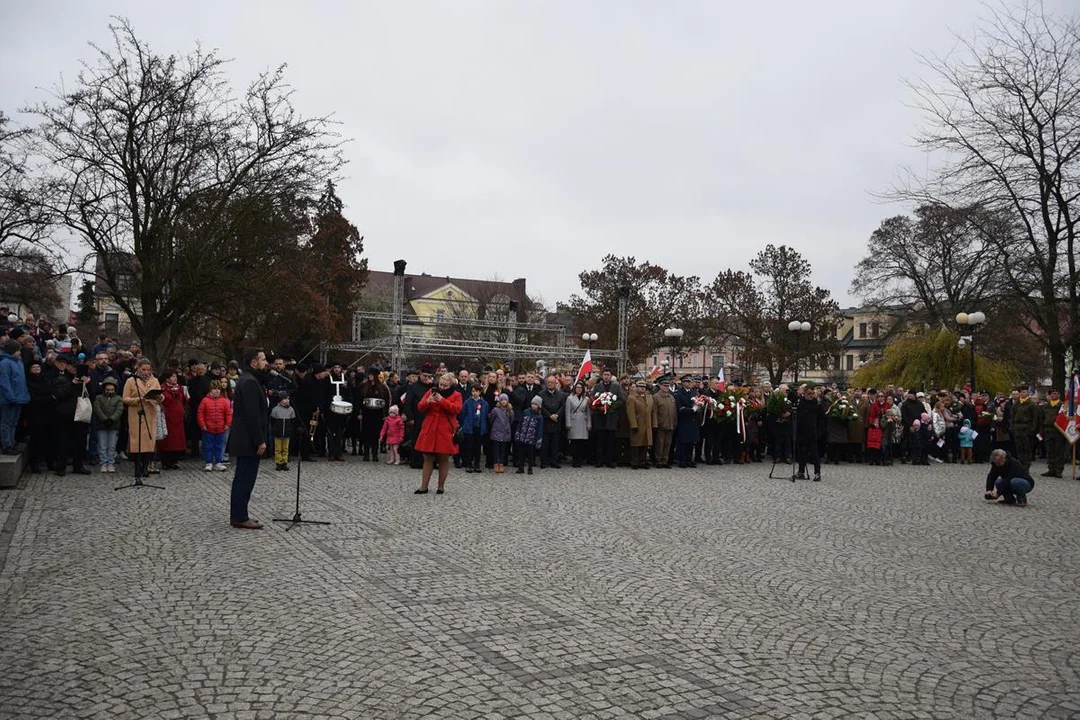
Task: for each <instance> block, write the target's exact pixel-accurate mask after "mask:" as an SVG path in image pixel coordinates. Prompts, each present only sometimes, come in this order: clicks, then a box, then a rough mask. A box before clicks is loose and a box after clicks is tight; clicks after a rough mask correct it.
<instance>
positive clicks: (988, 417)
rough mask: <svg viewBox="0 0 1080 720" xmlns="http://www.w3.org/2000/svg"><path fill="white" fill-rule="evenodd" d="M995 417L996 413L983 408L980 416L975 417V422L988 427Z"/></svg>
mask: <svg viewBox="0 0 1080 720" xmlns="http://www.w3.org/2000/svg"><path fill="white" fill-rule="evenodd" d="M993 419H994V413H992V412H990V411H989V410H983V411H982V412H980V413H979V416H978V417H977V418H975V424H976V425H977V426H978V427H988V426H989V425H990V423H991V421H993Z"/></svg>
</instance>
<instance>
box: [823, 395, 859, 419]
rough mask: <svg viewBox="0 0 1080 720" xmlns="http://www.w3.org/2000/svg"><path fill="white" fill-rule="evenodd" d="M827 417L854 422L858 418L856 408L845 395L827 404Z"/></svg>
mask: <svg viewBox="0 0 1080 720" xmlns="http://www.w3.org/2000/svg"><path fill="white" fill-rule="evenodd" d="M829 417H834V418H837V419H839V420H843V421H844V422H854V421H855V420H858V419H859V411H858V409H857V408H856V407H855V406H854V405H852V404H851V403H850V402H849V401H848V399H847V398H846V397H842V396H841V397H840V398H838V399H837V400H836V402H834V403H833V404H832V405H831V406H829Z"/></svg>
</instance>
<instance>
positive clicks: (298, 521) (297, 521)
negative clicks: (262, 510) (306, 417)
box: [273, 419, 330, 532]
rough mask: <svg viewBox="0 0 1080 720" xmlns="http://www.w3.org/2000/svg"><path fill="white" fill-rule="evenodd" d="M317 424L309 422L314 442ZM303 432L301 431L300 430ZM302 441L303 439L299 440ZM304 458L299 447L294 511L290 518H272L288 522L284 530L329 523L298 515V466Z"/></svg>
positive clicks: (309, 436) (276, 520) (310, 437)
mask: <svg viewBox="0 0 1080 720" xmlns="http://www.w3.org/2000/svg"><path fill="white" fill-rule="evenodd" d="M317 426H318V423H317V421H316V420H314V419H313V420H312V422H311V423H310V424H309V426H308V427H309V435H308V438H309V440H310V441H311V442H312V443H313V444H314V442H315V428H316V427H317ZM301 432H303V431H301ZM300 442H301V443H303V442H304V441H303V439H302V438H301V440H300ZM303 460H304V449H303V447H301V448H300V452H299V453H297V455H296V511H295V513H294V514H293V516H292V517H291V518H274V520H273V522H280V523H289V527H287V528H285V532H289V531H290V530H292V529H293V528H294V527H296V526H297V525H329V524H330V523H329V522H327V521H325V520H304V519H303V518H301V517H300V466H301V465H302V464H303Z"/></svg>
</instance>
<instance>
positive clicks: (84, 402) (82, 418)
mask: <svg viewBox="0 0 1080 720" xmlns="http://www.w3.org/2000/svg"><path fill="white" fill-rule="evenodd" d="M93 415H94V406H93V404H91V402H90V394H89V393H87V392H86V386H85V385H83V389H82V395H80V396H79V399H78V400H76V401H75V422H77V423H88V422H90V418H91V417H93Z"/></svg>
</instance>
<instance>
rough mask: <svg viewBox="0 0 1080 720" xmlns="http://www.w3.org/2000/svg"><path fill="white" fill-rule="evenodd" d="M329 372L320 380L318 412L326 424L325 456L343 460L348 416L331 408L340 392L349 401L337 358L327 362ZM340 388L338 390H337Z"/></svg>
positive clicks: (347, 389) (344, 399)
mask: <svg viewBox="0 0 1080 720" xmlns="http://www.w3.org/2000/svg"><path fill="white" fill-rule="evenodd" d="M328 366H329V372H328V373H327V375H326V377H324V378H323V379H322V380H321V381H320V382H319V385H320V388H321V392H320V396H319V401H320V402H319V414H320V415H322V418H323V422H324V423H325V424H326V457H327V458H328V459H330V460H336V461H338V462H344V461H345V458H344V457H343V453H344V452H345V423H346V422H347V421H348V416H346V415H340V414H338V413H335V412H333V411H332V410H331V405H332V404H333V402H334V397H335V396H336V395H337V394H338V393H339V392H340V393H341V399H342V400H343V401H345V402H351V400H350V397H351V396H350V391H349V388H348V387H347V386H346V385H345V384H344V383H343V382H342V381H343V380H345V369H344V367H343V366H342V364H341V363H340V362H338V361H337V360H331V361H329V362H328ZM339 388H340V390H339Z"/></svg>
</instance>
